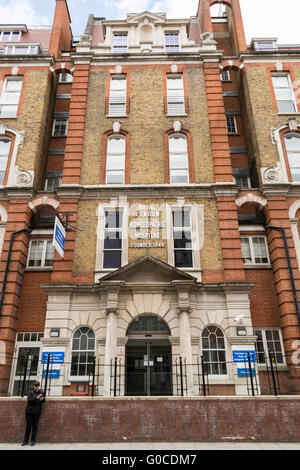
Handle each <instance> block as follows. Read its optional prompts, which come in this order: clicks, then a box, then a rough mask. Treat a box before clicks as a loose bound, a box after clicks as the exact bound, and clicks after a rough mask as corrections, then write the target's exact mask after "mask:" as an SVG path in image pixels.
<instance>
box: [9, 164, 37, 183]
mask: <svg viewBox="0 0 300 470" xmlns="http://www.w3.org/2000/svg"><path fill="white" fill-rule="evenodd" d="M33 175H34V171H33V170H19V167H18V166H17V165H16V166H15V170H14V174H13V180H12V182H11V183H9V186H32V185H33Z"/></svg>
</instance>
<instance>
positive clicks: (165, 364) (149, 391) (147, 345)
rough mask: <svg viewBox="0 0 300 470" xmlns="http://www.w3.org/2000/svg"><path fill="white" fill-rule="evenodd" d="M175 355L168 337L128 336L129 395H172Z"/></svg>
mask: <svg viewBox="0 0 300 470" xmlns="http://www.w3.org/2000/svg"><path fill="white" fill-rule="evenodd" d="M172 393H173V391H172V354H171V345H170V343H169V341H168V340H167V339H157V340H156V339H153V340H141V339H129V340H128V343H127V346H126V381H125V394H126V395H172Z"/></svg>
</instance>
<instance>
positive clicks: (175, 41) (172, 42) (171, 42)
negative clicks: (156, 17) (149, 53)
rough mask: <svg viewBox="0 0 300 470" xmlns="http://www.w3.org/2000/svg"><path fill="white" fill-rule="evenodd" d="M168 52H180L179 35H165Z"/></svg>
mask: <svg viewBox="0 0 300 470" xmlns="http://www.w3.org/2000/svg"><path fill="white" fill-rule="evenodd" d="M165 44H166V52H179V34H178V33H165Z"/></svg>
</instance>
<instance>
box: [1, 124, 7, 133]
mask: <svg viewBox="0 0 300 470" xmlns="http://www.w3.org/2000/svg"><path fill="white" fill-rule="evenodd" d="M6 129H7V124H0V135H5V132H6Z"/></svg>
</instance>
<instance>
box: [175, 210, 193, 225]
mask: <svg viewBox="0 0 300 470" xmlns="http://www.w3.org/2000/svg"><path fill="white" fill-rule="evenodd" d="M190 226H191V217H190V211H189V210H182V211H173V227H190Z"/></svg>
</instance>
